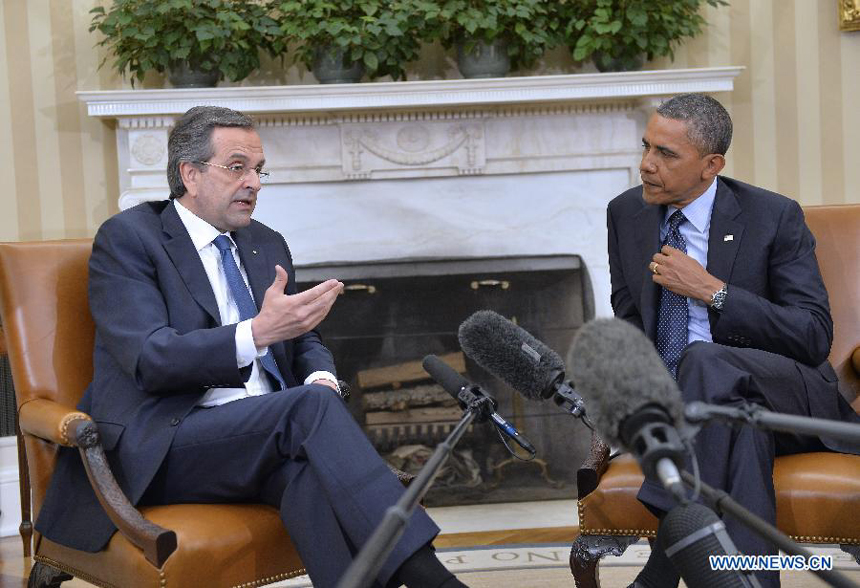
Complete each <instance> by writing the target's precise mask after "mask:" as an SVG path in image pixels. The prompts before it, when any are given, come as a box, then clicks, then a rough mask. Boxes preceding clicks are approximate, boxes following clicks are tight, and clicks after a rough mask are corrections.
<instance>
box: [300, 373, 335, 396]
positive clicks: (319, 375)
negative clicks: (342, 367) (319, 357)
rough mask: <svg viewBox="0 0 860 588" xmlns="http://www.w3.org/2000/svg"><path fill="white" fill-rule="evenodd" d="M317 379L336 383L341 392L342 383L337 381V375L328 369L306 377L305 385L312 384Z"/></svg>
mask: <svg viewBox="0 0 860 588" xmlns="http://www.w3.org/2000/svg"><path fill="white" fill-rule="evenodd" d="M316 380H328V381H329V382H331V383H333V384H334V385H335V388H337V393H338V394H340V384H338V383H337V377H336V376H335V375H334V374H333V373H331V372H326V371H318V372H314V373H312V374H311V375H309V376H308V377H307V378H305V385H308V384H312V383H313V382H315V381H316Z"/></svg>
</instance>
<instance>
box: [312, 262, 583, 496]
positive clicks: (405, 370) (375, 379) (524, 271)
mask: <svg viewBox="0 0 860 588" xmlns="http://www.w3.org/2000/svg"><path fill="white" fill-rule="evenodd" d="M331 277H334V278H338V279H340V280H341V281H342V282H343V283H344V284H345V286H346V288H345V290H346V291H345V295H344V296H341V297H340V298H339V299H338V300H337V301H336V302H335V304H334V306H333V308H332V311H331V313H330V314H329V316H328V317H327V318H326V319H325V321H323V323H322V324H321V325H320V327H319V330H320V334H321V335H322V338H323V341H324V343H325V344H326V346H327V347H328V348H329V349H330V350H331V351H332V353H333V354H334V358H335V363H336V365H337V370H338V377H340V378H341V379H343V380H345V381H347V382H348V383H349V385H350V387H351V390H352V395H351V397H350V399H349V401H348V406H349V408H350V411H351V412H352V414H353V416H354V417H355V419H356V420H357V421H358V423H359V424H360V425H361V426H362V427H363V429H364V431H365V433H366V434H367V436H368V438H369V439H370V441H371V443H372V444H373V445H374V447H375V448H376V449H377V450H378V451H379V453H380V454H381V455H382V456H383V457H384V458H385V459H386V460H387V461H388V462H389V463H391V464H392V465H394V466H395V467H397V468H399V469H401V470H404V471H407V472H410V473H418V471H420V469H421V467H423V465H424V463H425V462H426V460H427V459H428V458H429V457H430V455H432V453H433V451H434V450H435V448H436V446H437V445H438V444H439V443H440V442H441V441H442V440H444V439H445V437H446V436H447V435H448V434H449V433H450V432H451V430H452V429H453V427H454V426H455V425H456V424H457V422H458V421H459V420H460V418H461V417H462V410H461V409H460V408H459V406H458V404H457V401H456V400H455V399H454V398H452V397H451V396H450V395H448V394H447V393H446V392H445V391H444V390H443V389H442V387H441V386H439V385H438V384H436V383H435V382H434V381H433V380H432V379H430V377H429V376H428V375H427V374H426V372H424V370H423V368H422V367H421V362H422V359H423V358H424V356H426V355H427V354H435V355H437V356H439V357H440V358H442V359H443V361H445V362H446V363H448V364H449V365H450V366H451V367H453V368H454V369H455V370H456V371H458V372H459V373H461V374H463V375H464V377H465V378H466V379H468V380H469V381H470V382H473V383H475V384H478V385H480V386H481V387H482V388H483V390H484V391H485V392H487V393H488V394H490V395H491V396H493V397H494V398H495V399H496V401H497V402H498V408H497V412H498V413H499V414H501V415H502V416H503V417H504V418H506V419H507V420H509V421H510V422H511V423H513V424H514V426H515V427H516V428H517V429H518V430H519V431H520V432H521V433H522V434H523V435H525V436H526V437H527V438H528V439H529V440H530V441H531V442H532V444H533V445H534V446H535V448H536V449H537V453H536V457H535V459H534V460H532V461H522V460H521V458H523V457H526V454H525V452H524V451H522V450H521V449H520V448H519V447H517V446H516V445H515V444H514V443H513V442H509V445H510V447H511V448H512V449H514V450H515V453H516V456H514V455H511V453H510V452H509V451H508V450H507V449H506V448H505V445H504V444H503V442H502V441H501V440H500V438H499V436H498V433H497V431H496V429H495V427H494V426H493V425H492V424H490V423H480V424H473V425H472V426H471V427H469V429H468V431H467V432H466V434H465V435H464V436H463V438H462V439H461V440H460V442H459V443H458V444H457V445H456V446H455V448H454V452H453V454H452V455H451V456H450V457H449V459H448V461H447V462H446V464H445V466H444V468H443V470H442V471H441V472H440V473H439V475H438V476H437V478H436V480H435V481H434V483H433V485H432V486H431V488H430V490H429V491H428V493H427V495H426V497H425V499H424V504H426V505H427V506H448V505H459V504H473V503H486V502H517V501H524V500H546V499H560V498H573V497H574V496H576V469H577V468H578V467H579V464H580V463H581V462H582V460H583V459H584V458H585V456H586V455H587V453H588V448H589V441H590V433H589V431H588V430H587V429H586V428H585V426H584V425H583V424H582V423H581V422H579V421H578V420H576V419H575V418H573V417H572V416H570V415H569V414H567V413H565V412H563V411H561V410H560V409H558V408H557V407H556V406H555V405H554V404H553V403H552V402H551V401H547V402H542V403H540V402H532V401H529V400H526V399H524V398H523V397H522V396H521V395H520V394H519V393H518V392H516V391H514V390H513V389H511V388H510V387H508V386H507V385H505V384H504V383H503V382H501V381H500V380H498V379H496V378H495V377H493V376H492V375H491V374H489V373H487V372H486V371H485V370H483V369H482V368H481V367H480V366H478V365H477V364H475V363H474V362H473V361H472V360H471V359H469V358H468V357H466V356H465V355H464V354H463V352H462V351H461V350H460V348H459V344H458V341H457V331H458V329H459V326H460V324H461V323H462V322H463V321H464V320H465V319H466V318H468V317H469V316H470V315H471V314H472V313H474V312H475V311H477V310H482V309H490V310H494V311H496V312H498V313H499V314H501V315H503V316H505V317H507V318H509V319H510V320H512V321H514V322H516V323H517V324H519V325H520V326H521V327H523V328H524V329H526V330H527V331H529V332H530V333H531V334H532V335H534V336H535V337H537V338H538V339H539V340H541V341H543V342H544V343H546V344H547V345H548V346H549V347H551V348H552V349H554V350H556V351H557V352H558V353H559V354H560V355H561V356H562V358H565V359H566V358H567V356H568V354H569V351H570V346H571V342H572V339H573V336H574V334H575V333H576V330H577V329H578V328H579V327H580V326H581V325H582V324H583V323H584V322H585V321H587V320H589V319H590V318H592V317H593V315H594V310H593V309H594V306H593V299H592V294H591V288H590V285H589V280H588V275H587V271H586V268H585V267H584V265H583V264H582V261H581V259H580V258H579V257H578V256H576V255H547V256H523V257H490V258H487V257H484V258H444V259H406V260H395V261H369V262H349V263H330V264H315V265H311V266H303V267H300V268H298V269H297V280H298V288H299V290H304V289H306V288H308V287H311V286H313V285H315V284H317V283H319V282H320V281H322V280H325V279H327V278H331Z"/></svg>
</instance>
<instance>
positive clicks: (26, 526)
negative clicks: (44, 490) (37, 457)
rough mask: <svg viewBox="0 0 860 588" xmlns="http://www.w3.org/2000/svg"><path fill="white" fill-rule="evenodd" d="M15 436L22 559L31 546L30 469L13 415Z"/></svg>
mask: <svg viewBox="0 0 860 588" xmlns="http://www.w3.org/2000/svg"><path fill="white" fill-rule="evenodd" d="M15 436H16V437H17V439H18V489H19V491H20V494H21V525H20V526H19V527H18V532H19V533H21V541H22V542H23V543H24V557H30V555H31V546H32V544H33V542H32V539H33V521H31V520H30V468H29V467H28V466H27V449H26V447H25V445H24V436H23V435H22V434H21V427H19V426H18V416H17V415H15Z"/></svg>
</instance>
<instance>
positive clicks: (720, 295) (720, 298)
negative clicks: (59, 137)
mask: <svg viewBox="0 0 860 588" xmlns="http://www.w3.org/2000/svg"><path fill="white" fill-rule="evenodd" d="M727 292H728V284H726V283H723V287H722V288H720V289H719V290H717V291H716V292H714V293H713V294H711V308H713V309H714V310H716V311H717V312H722V311H723V305H724V304H725V303H726V293H727Z"/></svg>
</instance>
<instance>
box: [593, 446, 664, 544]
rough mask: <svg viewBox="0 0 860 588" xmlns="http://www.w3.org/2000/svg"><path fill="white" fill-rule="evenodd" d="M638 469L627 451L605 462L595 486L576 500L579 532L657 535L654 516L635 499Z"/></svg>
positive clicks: (640, 481) (640, 478)
mask: <svg viewBox="0 0 860 588" xmlns="http://www.w3.org/2000/svg"><path fill="white" fill-rule="evenodd" d="M643 479H644V477H643V476H642V470H641V469H639V464H637V463H636V461H635V460H634V459H633V457H632V456H631V455H629V454H625V455H620V456H618V457H616V458H615V459H613V460H612V461H610V462H609V467H608V468H607V469H606V471H605V472H604V473H603V476H602V477H601V478H600V484H598V485H597V488H596V489H595V490H594V492H592V493H591V494H589V495H588V496H586V497H585V498H582V499H581V500H579V530H580V532H581V533H582V534H583V535H636V536H639V537H654V536H655V535H657V524H658V521H657V517H655V516H654V515H652V514H651V513H650V512H648V510H647V509H646V508H645V507H644V506H642V503H641V502H639V501H638V500H636V493H637V492H639V486H641V485H642V480H643Z"/></svg>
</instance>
